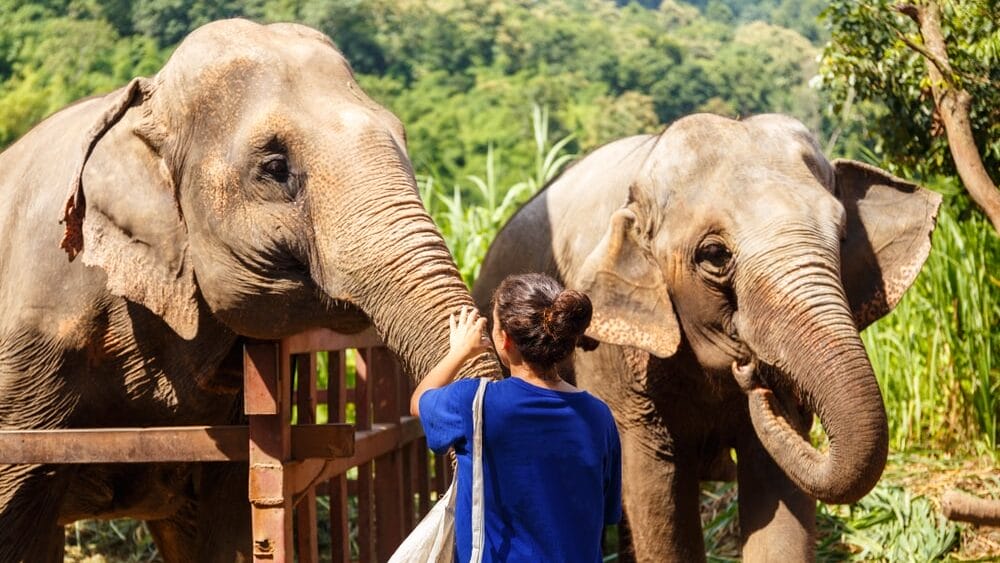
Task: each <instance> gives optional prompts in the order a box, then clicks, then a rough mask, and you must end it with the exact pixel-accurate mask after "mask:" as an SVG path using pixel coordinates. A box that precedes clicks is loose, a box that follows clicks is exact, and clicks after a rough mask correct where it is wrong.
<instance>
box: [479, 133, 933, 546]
mask: <svg viewBox="0 0 1000 563" xmlns="http://www.w3.org/2000/svg"><path fill="white" fill-rule="evenodd" d="M940 199H941V198H940V196H939V195H938V194H936V193H934V192H931V191H928V190H925V189H923V188H920V187H918V186H916V185H914V184H911V183H908V182H906V181H904V180H901V179H899V178H896V177H893V176H891V175H889V174H888V173H886V172H884V171H882V170H880V169H878V168H876V167H873V166H869V165H866V164H863V163H859V162H854V161H850V160H835V161H833V162H830V161H828V160H827V159H826V158H825V157H824V155H823V153H822V151H821V149H820V147H819V144H818V142H817V141H816V139H815V138H814V137H813V136H812V135H811V134H810V133H809V131H808V129H807V128H806V127H805V126H804V125H803V124H802V123H801V122H799V121H797V120H795V119H794V118H792V117H789V116H784V115H779V114H767V115H759V116H754V117H751V118H748V119H744V120H734V119H729V118H725V117H721V116H716V115H711V114H694V115H689V116H685V117H683V118H681V119H679V120H677V121H676V122H674V123H673V124H671V125H670V126H669V127H667V128H665V129H664V130H663V131H662V132H661V133H660V134H657V135H638V136H633V137H628V138H623V139H619V140H617V141H614V142H611V143H609V144H607V145H604V146H602V147H600V148H598V149H596V150H595V151H593V152H592V153H591V154H589V155H587V156H586V157H584V158H583V159H581V160H580V161H578V162H577V163H575V164H574V165H572V166H571V167H569V168H568V169H567V170H566V171H565V172H564V173H563V174H562V175H560V176H559V177H557V178H556V179H555V180H553V181H552V182H551V183H550V184H549V185H548V186H547V187H546V188H545V189H543V190H542V191H540V192H539V193H538V194H536V195H535V196H534V198H533V199H531V200H530V201H529V202H528V203H526V204H525V205H524V206H523V207H522V208H520V209H519V210H518V211H517V212H516V213H515V215H514V216H513V217H512V218H511V219H510V220H509V221H508V222H507V223H506V225H504V226H503V228H502V229H501V230H500V232H499V233H498V234H497V236H496V238H495V240H494V241H493V242H492V244H491V246H490V248H489V250H488V252H487V255H486V257H485V259H484V261H483V264H482V266H481V270H480V275H479V278H478V279H477V281H476V283H475V285H474V287H473V298H474V299H475V300H476V303H477V305H478V306H479V307H480V308H481V309H483V308H486V307H488V303H489V299H490V293H491V291H492V289H493V288H494V287H495V286H496V285H497V284H498V283H499V282H500V280H502V279H503V278H504V277H505V276H507V275H508V274H512V273H519V272H526V271H542V272H546V273H548V274H550V275H552V276H554V277H556V278H558V279H559V280H560V281H562V282H563V283H564V284H565V285H566V287H568V288H572V289H577V290H580V291H583V292H585V293H587V294H588V295H589V296H590V299H591V301H592V303H593V309H594V313H593V321H592V323H591V326H590V328H589V329H588V331H587V336H588V337H590V338H592V339H594V340H595V341H596V342H597V346H596V348H595V349H593V350H591V351H587V350H586V347H584V349H583V350H577V351H576V352H575V354H574V356H573V358H572V360H571V362H570V365H568V366H566V369H565V373H566V375H567V377H570V378H574V379H575V381H576V383H577V385H579V386H580V387H582V388H583V389H586V390H588V391H590V392H592V393H594V394H595V395H596V396H598V397H600V398H601V399H603V400H604V401H605V402H607V403H608V405H609V406H610V407H611V410H612V412H613V413H614V416H615V419H616V421H617V423H618V428H619V431H620V433H621V441H622V450H623V451H622V456H623V461H622V464H623V474H622V475H623V477H622V480H623V505H624V510H625V518H626V520H627V523H628V533H630V534H631V549H632V553H631V554H630V555H631V556H634V557H635V559H636V560H638V561H703V560H704V559H705V555H706V554H705V546H704V540H703V537H702V530H701V525H700V518H699V481H701V480H732V479H736V481H737V487H738V493H739V522H740V527H741V536H742V538H741V539H742V541H743V548H742V550H743V556H744V558H745V559H746V560H747V561H806V560H812V559H813V555H814V550H815V547H814V544H815V539H814V538H815V514H814V512H815V499H819V500H822V501H824V502H829V503H850V502H853V501H856V500H857V499H859V498H860V497H862V496H863V495H864V494H865V493H867V492H868V491H869V490H870V489H871V488H872V487H873V486H874V485H875V483H876V482H877V480H878V479H879V477H880V475H881V473H882V470H883V469H884V465H885V461H886V456H887V450H888V428H887V419H886V413H885V407H884V405H883V402H882V397H881V394H880V390H879V387H878V383H877V381H876V378H875V376H874V373H873V370H872V367H871V363H870V361H869V360H868V357H867V354H866V352H865V348H864V345H863V344H862V341H861V339H860V337H859V331H860V330H861V329H863V328H864V327H865V326H867V325H868V324H870V323H871V322H873V321H875V320H876V319H878V318H879V317H881V316H883V315H885V314H886V313H888V312H889V311H890V310H891V309H892V308H893V307H894V306H895V305H896V304H897V303H898V302H899V300H900V298H901V297H902V295H903V293H904V291H905V290H906V289H907V288H908V287H909V285H910V284H911V283H912V282H913V280H914V278H915V277H916V275H917V273H918V272H919V271H920V268H921V266H922V265H923V262H924V261H925V260H926V258H927V255H928V253H929V252H930V241H931V233H932V231H933V229H934V226H935V221H936V214H937V209H938V206H939V204H940ZM591 344H592V343H591ZM588 347H589V346H588ZM813 413H815V414H816V415H818V418H819V420H820V422H821V423H822V426H823V428H824V430H825V432H826V435H827V437H828V438H829V450H828V452H826V453H821V452H820V451H818V450H817V449H814V448H813V447H812V445H811V444H810V442H809V440H808V431H809V428H810V426H811V424H812V420H813ZM733 452H735V460H734V459H733V457H734V456H733ZM734 461H735V463H734Z"/></svg>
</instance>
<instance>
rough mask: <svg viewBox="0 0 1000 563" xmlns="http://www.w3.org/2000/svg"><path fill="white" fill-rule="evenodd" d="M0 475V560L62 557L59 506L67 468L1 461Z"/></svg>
mask: <svg viewBox="0 0 1000 563" xmlns="http://www.w3.org/2000/svg"><path fill="white" fill-rule="evenodd" d="M0 475H2V478H0V507H3V509H2V510H0V561H30V562H31V563H34V562H36V561H38V562H42V563H44V562H56V561H62V560H63V553H64V544H65V541H66V540H65V537H64V532H63V527H62V526H60V525H59V507H60V505H61V504H62V498H63V496H64V495H65V492H66V486H67V483H68V482H69V475H68V469H67V468H66V467H60V466H54V465H3V466H0Z"/></svg>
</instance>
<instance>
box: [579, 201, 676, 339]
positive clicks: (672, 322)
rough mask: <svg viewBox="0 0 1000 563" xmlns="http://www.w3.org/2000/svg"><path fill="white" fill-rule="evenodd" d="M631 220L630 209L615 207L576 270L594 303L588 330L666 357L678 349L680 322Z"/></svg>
mask: <svg viewBox="0 0 1000 563" xmlns="http://www.w3.org/2000/svg"><path fill="white" fill-rule="evenodd" d="M635 223H636V216H635V213H633V212H632V211H631V210H630V209H619V210H618V211H616V212H615V213H614V215H612V216H611V223H610V225H609V227H608V232H607V233H606V234H605V235H604V238H603V239H602V240H601V242H600V244H598V245H597V248H595V249H594V251H593V252H591V254H590V256H588V257H587V259H586V261H585V262H584V263H583V266H582V268H581V270H580V280H581V287H580V289H582V290H583V291H584V292H586V293H587V295H588V296H589V297H590V301H591V303H593V306H594V315H593V318H592V320H591V322H590V328H589V329H587V336H590V337H591V338H594V339H596V340H599V341H601V342H607V343H609V344H617V345H621V346H632V347H635V348H639V349H642V350H645V351H646V352H649V353H650V354H653V355H654V356H657V357H660V358H666V357H669V356H672V355H673V354H674V352H676V351H677V346H678V345H679V344H680V339H681V337H680V327H679V326H678V324H677V317H676V315H675V314H674V309H673V306H672V305H671V303H670V296H669V295H668V294H667V287H666V284H665V283H664V280H663V274H662V273H661V271H660V268H659V267H658V266H657V264H656V262H655V261H654V260H653V258H652V257H651V256H650V255H649V253H648V252H647V251H646V250H645V249H644V248H643V246H642V245H640V244H639V242H638V240H637V239H636V237H637V233H636V228H635Z"/></svg>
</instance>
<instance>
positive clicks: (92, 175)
mask: <svg viewBox="0 0 1000 563" xmlns="http://www.w3.org/2000/svg"><path fill="white" fill-rule="evenodd" d="M153 90H154V87H153V85H152V82H151V81H150V80H148V79H145V78H136V79H134V80H132V82H130V83H129V84H128V85H127V86H125V87H124V88H122V89H121V90H119V91H117V92H114V93H112V94H108V95H107V96H106V97H105V99H104V100H103V102H102V103H103V104H104V107H103V108H101V110H100V112H99V115H98V116H97V119H96V121H95V122H94V124H93V126H92V127H91V129H90V130H89V131H88V132H87V134H86V136H85V139H84V142H83V144H82V145H81V149H80V158H79V161H78V163H77V165H76V167H75V170H74V174H73V177H72V178H71V181H70V190H69V196H68V198H67V201H66V207H65V214H64V216H63V221H62V222H63V223H64V224H65V229H66V230H65V235H64V238H63V241H62V244H61V246H62V248H63V249H65V250H66V252H67V253H68V254H69V259H70V260H73V259H74V258H75V257H76V256H77V254H81V253H82V257H83V263H84V264H86V265H88V266H97V267H100V268H101V269H102V270H104V272H105V273H106V274H107V284H108V290H109V291H110V292H111V293H112V294H114V295H117V296H119V297H124V298H125V299H127V300H129V301H132V302H135V303H138V304H140V305H142V306H144V307H146V308H147V309H149V310H150V311H152V312H153V313H155V314H157V315H158V316H159V317H160V318H162V319H163V320H164V322H166V324H167V325H169V326H170V328H172V329H173V330H174V332H176V333H177V334H178V335H179V336H181V337H183V338H186V339H191V338H193V337H194V336H195V334H196V333H197V331H198V304H197V300H196V298H195V291H196V287H195V281H194V271H193V270H192V268H191V261H190V260H189V259H188V257H187V255H188V237H187V229H186V227H185V225H184V222H183V220H182V218H181V214H180V209H179V205H178V203H177V199H176V190H175V188H174V182H173V178H172V175H171V173H170V171H169V169H168V168H167V165H166V163H165V162H164V160H163V158H162V157H161V153H162V152H163V151H164V147H163V143H164V142H165V138H166V134H165V133H164V131H165V126H163V125H162V124H160V123H159V122H158V121H157V118H156V116H155V115H153V112H152V110H151V109H150V105H151V97H152V96H153V95H154V92H153Z"/></svg>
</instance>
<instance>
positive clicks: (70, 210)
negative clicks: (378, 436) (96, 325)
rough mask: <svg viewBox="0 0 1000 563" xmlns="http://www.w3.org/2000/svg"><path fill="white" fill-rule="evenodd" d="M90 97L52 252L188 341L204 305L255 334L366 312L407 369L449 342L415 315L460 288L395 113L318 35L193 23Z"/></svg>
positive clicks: (361, 317) (428, 312)
mask: <svg viewBox="0 0 1000 563" xmlns="http://www.w3.org/2000/svg"><path fill="white" fill-rule="evenodd" d="M85 103H95V102H85ZM96 103H102V104H104V105H105V107H104V109H103V112H102V115H101V118H100V119H99V120H98V121H97V123H95V124H94V126H93V128H92V130H91V131H90V132H89V133H88V135H87V137H86V142H85V143H84V146H82V147H80V153H79V154H80V155H82V156H76V157H74V158H76V159H77V164H76V174H75V177H74V178H73V181H72V185H71V186H70V194H69V198H68V201H67V203H66V208H65V217H64V222H65V230H66V232H65V238H64V240H63V248H65V249H66V250H67V252H68V254H69V258H70V260H73V259H74V257H75V256H76V255H77V254H78V253H80V254H81V255H82V261H83V263H84V264H86V265H89V266H97V267H99V268H101V269H102V270H103V271H104V272H105V273H106V275H107V286H108V288H109V289H110V290H111V292H112V293H113V294H114V295H117V296H121V297H124V298H126V299H127V300H129V301H131V302H134V303H138V304H140V305H142V306H144V307H146V308H147V309H149V310H150V311H153V312H154V313H156V314H157V315H158V316H159V317H160V318H162V319H163V321H164V322H165V323H166V325H168V326H169V327H170V328H171V329H172V330H173V331H174V332H175V333H176V334H178V335H180V336H181V337H183V338H185V339H188V340H191V339H195V338H198V337H199V334H200V326H199V325H200V324H204V322H206V321H205V319H206V314H207V315H208V316H210V317H211V318H213V319H216V320H218V321H221V323H222V324H223V325H225V326H226V327H228V328H229V329H231V330H232V331H233V332H235V333H237V334H242V335H245V336H250V337H257V338H274V337H280V336H283V335H287V334H289V333H292V332H296V331H299V330H302V329H304V328H307V327H324V326H325V327H328V328H332V329H336V330H340V331H345V332H353V331H357V330H360V329H361V328H363V327H365V326H367V325H368V324H369V323H370V324H373V325H374V326H375V328H376V330H377V332H378V333H379V334H380V335H381V336H382V338H383V339H384V340H385V341H386V343H387V345H388V346H389V347H390V348H391V349H392V350H393V351H395V352H396V353H397V354H398V355H399V356H400V358H401V359H402V360H403V362H404V364H405V366H406V367H407V368H408V371H410V372H411V373H416V374H422V373H426V372H427V371H428V370H429V368H430V367H431V366H432V365H433V363H434V362H435V361H437V359H439V357H440V356H441V355H443V354H444V353H445V352H446V351H447V331H446V329H445V328H442V330H427V328H426V327H427V326H437V327H447V323H446V322H445V319H447V317H448V314H449V312H451V311H453V310H455V309H457V308H458V307H460V306H461V305H464V304H469V303H471V299H470V298H469V295H468V291H467V289H466V288H465V286H464V284H463V283H462V281H461V278H460V277H459V275H458V272H457V269H456V267H455V265H454V263H453V261H452V259H451V256H450V254H449V252H448V250H447V248H446V246H445V244H444V241H443V239H442V238H441V236H440V234H439V232H438V231H437V229H436V228H435V226H434V224H433V223H432V221H431V219H430V217H429V216H428V215H427V213H426V212H425V210H424V208H423V206H422V203H421V201H420V198H419V195H418V191H417V189H416V183H415V180H414V177H413V172H412V170H411V167H410V163H409V160H408V158H407V155H406V150H405V135H404V132H403V127H402V125H401V124H400V122H399V120H398V119H397V118H396V117H395V116H393V115H392V114H391V113H390V112H389V111H387V110H386V109H384V108H382V107H381V106H379V105H378V104H376V103H375V102H373V101H372V100H371V99H370V98H369V97H368V96H367V95H365V93H364V92H362V91H361V89H360V88H359V87H358V84H357V83H356V82H355V79H354V76H353V73H352V71H351V68H350V66H349V64H348V62H347V61H346V60H345V59H344V57H343V56H342V55H341V53H340V52H339V51H338V50H337V48H336V47H335V46H334V44H333V43H332V42H331V41H330V40H329V39H328V38H327V37H326V36H324V35H322V34H320V33H319V32H316V31H314V30H312V29H310V28H307V27H304V26H300V25H292V24H273V25H268V26H262V25H258V24H255V23H252V22H248V21H243V20H228V21H220V22H215V23H212V24H208V25H206V26H204V27H202V28H200V29H198V30H196V31H195V32H193V33H192V34H191V35H190V36H188V38H187V39H185V40H184V41H183V42H182V43H181V44H180V46H178V47H177V49H176V51H175V52H174V53H173V55H172V56H171V58H170V60H169V61H168V62H167V64H166V65H165V66H164V67H163V69H162V70H161V71H160V72H158V73H157V74H156V75H155V76H153V77H151V78H137V79H135V80H133V81H132V82H131V83H129V85H128V86H126V87H125V88H123V89H122V90H120V91H118V92H117V93H113V94H110V95H108V96H106V97H105V98H104V99H103V100H101V101H99V102H96ZM435 320H437V321H439V322H438V323H436V324H435V322H434V321H435ZM477 365H478V369H487V368H489V369H492V367H493V366H486V365H485V364H482V363H480V364H477Z"/></svg>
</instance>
